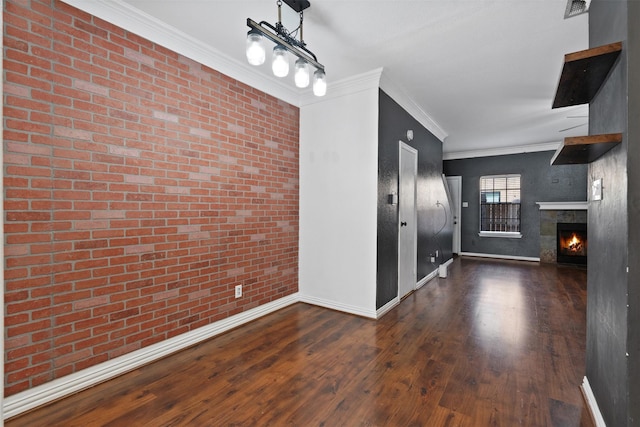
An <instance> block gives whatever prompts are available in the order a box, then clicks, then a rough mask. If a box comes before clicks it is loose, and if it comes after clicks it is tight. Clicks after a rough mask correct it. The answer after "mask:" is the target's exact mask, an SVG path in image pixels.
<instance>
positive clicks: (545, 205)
mask: <svg viewBox="0 0 640 427" xmlns="http://www.w3.org/2000/svg"><path fill="white" fill-rule="evenodd" d="M536 205H538V206H540V210H541V211H547V210H551V211H571V210H576V211H577V210H587V209H588V208H589V202H587V201H586V200H585V201H584V202H536Z"/></svg>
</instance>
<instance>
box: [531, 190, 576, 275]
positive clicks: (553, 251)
mask: <svg viewBox="0 0 640 427" xmlns="http://www.w3.org/2000/svg"><path fill="white" fill-rule="evenodd" d="M536 204H537V205H539V206H540V262H544V263H553V264H555V263H556V255H557V248H556V238H557V236H556V234H557V224H558V223H559V222H575V223H580V224H586V223H587V206H588V205H587V202H586V201H585V202H536Z"/></svg>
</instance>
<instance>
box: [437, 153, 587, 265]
mask: <svg viewBox="0 0 640 427" xmlns="http://www.w3.org/2000/svg"><path fill="white" fill-rule="evenodd" d="M552 156H553V151H542V152H536V153H525V154H511V155H505V156H491V157H479V158H472V159H459V160H446V161H445V162H444V166H443V169H444V173H445V175H447V176H456V175H457V176H462V201H463V202H468V203H469V206H468V207H466V208H464V207H463V208H462V215H461V221H462V224H461V233H460V234H461V245H460V246H461V247H460V250H461V251H462V252H471V253H481V254H492V255H508V256H520V257H533V258H537V257H539V256H540V211H539V207H538V205H536V202H566V201H583V200H586V198H587V166H586V165H564V166H551V165H550V164H549V162H550V160H551V157H552ZM503 174H520V175H521V177H520V190H521V193H520V196H521V204H522V205H521V207H520V209H521V210H520V217H521V233H522V238H520V239H510V238H499V237H480V236H478V233H479V231H480V189H479V185H480V177H482V176H487V175H503ZM590 250H591V249H590Z"/></svg>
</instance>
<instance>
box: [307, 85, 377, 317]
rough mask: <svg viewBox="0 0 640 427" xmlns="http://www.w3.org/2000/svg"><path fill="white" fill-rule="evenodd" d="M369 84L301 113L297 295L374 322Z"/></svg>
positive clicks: (373, 98)
mask: <svg viewBox="0 0 640 427" xmlns="http://www.w3.org/2000/svg"><path fill="white" fill-rule="evenodd" d="M378 76H379V74H378ZM367 86H370V87H362V86H359V87H358V88H357V89H355V90H356V91H355V92H353V93H346V94H341V95H339V96H333V97H331V96H329V95H327V97H326V98H323V99H321V100H320V101H315V102H314V103H313V104H308V105H303V106H302V107H301V108H300V263H299V265H300V267H299V268H300V270H299V278H300V280H299V289H300V296H301V300H302V301H306V302H309V303H312V304H316V305H321V306H325V307H329V308H333V309H336V310H341V311H346V312H350V313H354V314H358V315H362V316H367V317H372V318H375V317H376V235H377V217H376V215H377V214H376V212H377V185H378V97H379V95H378V94H379V91H378V84H377V82H376V84H374V85H367ZM331 89H332V88H331V87H329V90H331Z"/></svg>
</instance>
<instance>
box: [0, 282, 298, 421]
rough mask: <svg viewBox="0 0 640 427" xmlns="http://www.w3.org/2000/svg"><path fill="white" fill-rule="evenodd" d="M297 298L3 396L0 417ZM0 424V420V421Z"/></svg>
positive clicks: (106, 377)
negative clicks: (0, 414) (5, 396)
mask: <svg viewBox="0 0 640 427" xmlns="http://www.w3.org/2000/svg"><path fill="white" fill-rule="evenodd" d="M299 301H300V295H299V294H298V293H295V294H291V295H288V296H286V297H284V298H280V299H279V300H276V301H272V302H270V303H267V304H263V305H261V306H259V307H256V308H252V309H251V310H248V311H245V312H243V313H238V314H236V315H234V316H231V317H228V318H226V319H224V320H220V321H218V322H215V323H212V324H210V325H207V326H203V327H201V328H198V329H196V330H193V331H190V332H186V333H184V334H181V335H178V336H176V337H173V338H169V339H168V340H164V341H162V342H159V343H156V344H153V345H150V346H148V347H145V348H141V349H140V350H136V351H133V352H131V353H128V354H125V355H122V356H120V357H117V358H115V359H113V360H109V361H107V362H103V363H100V364H98V365H95V366H92V367H90V368H87V369H83V370H81V371H79V372H76V373H73V374H70V375H67V376H64V377H62V378H58V379H56V380H53V381H50V382H48V383H45V384H42V385H39V386H37V387H33V388H31V389H29V390H25V391H23V392H20V393H17V394H14V395H12V396H9V397H7V398H5V399H4V405H3V407H2V419H7V418H11V417H15V416H16V415H19V414H21V413H23V412H26V411H28V410H31V409H33V408H36V407H38V406H42V405H44V404H47V403H50V402H52V401H54V400H57V399H61V398H63V397H66V396H68V395H70V394H73V393H76V392H78V391H80V390H84V389H86V388H89V387H91V386H94V385H96V384H99V383H101V382H104V381H106V380H109V379H112V378H114V377H116V376H118V375H121V374H124V373H126V372H129V371H132V370H134V369H136V368H138V367H140V366H143V365H146V364H149V363H151V362H154V361H156V360H158V359H160V358H162V357H165V356H167V355H170V354H172V353H175V352H177V351H179V350H183V349H185V348H187V347H190V346H192V345H194V344H198V343H200V342H202V341H204V340H207V339H209V338H212V337H214V336H216V335H218V334H221V333H223V332H226V331H228V330H230V329H233V328H236V327H238V326H241V325H243V324H245V323H247V322H250V321H252V320H255V319H258V318H259V317H262V316H265V315H267V314H269V313H273V312H275V311H277V310H280V309H282V308H284V307H287V306H289V305H291V304H294V303H296V302H299ZM0 424H1V423H0Z"/></svg>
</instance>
